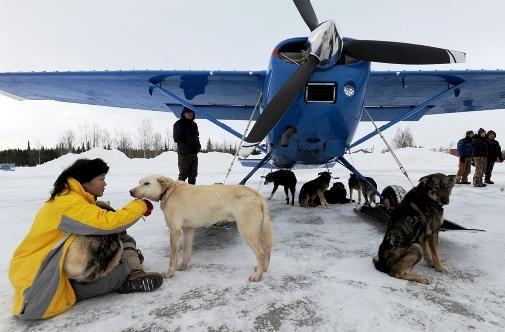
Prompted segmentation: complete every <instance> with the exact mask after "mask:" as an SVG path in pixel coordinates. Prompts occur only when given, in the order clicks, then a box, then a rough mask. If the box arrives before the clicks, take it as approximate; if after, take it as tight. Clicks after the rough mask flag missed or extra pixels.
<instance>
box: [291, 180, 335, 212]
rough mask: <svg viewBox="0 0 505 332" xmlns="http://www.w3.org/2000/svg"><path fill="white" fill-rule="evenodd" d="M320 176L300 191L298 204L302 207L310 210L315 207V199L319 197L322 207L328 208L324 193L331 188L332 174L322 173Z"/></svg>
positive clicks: (307, 183)
mask: <svg viewBox="0 0 505 332" xmlns="http://www.w3.org/2000/svg"><path fill="white" fill-rule="evenodd" d="M318 175H319V176H318V177H317V178H315V179H314V180H310V181H309V182H306V183H305V184H304V185H303V186H302V188H301V189H300V195H299V196H298V202H299V203H300V206H301V207H305V208H308V207H310V206H314V198H316V196H317V197H319V201H320V202H321V205H323V206H328V203H326V199H325V198H324V191H325V190H326V189H328V187H329V186H330V181H331V174H330V172H321V173H319V174H318Z"/></svg>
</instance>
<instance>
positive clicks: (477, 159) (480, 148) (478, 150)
mask: <svg viewBox="0 0 505 332" xmlns="http://www.w3.org/2000/svg"><path fill="white" fill-rule="evenodd" d="M472 148H473V149H472V151H473V161H474V163H475V174H474V176H473V186H474V187H485V186H486V185H485V184H484V183H482V175H483V173H484V169H485V167H486V160H487V149H488V145H487V138H486V131H485V130H484V129H482V128H480V129H479V131H478V132H477V135H475V136H474V137H473V140H472Z"/></svg>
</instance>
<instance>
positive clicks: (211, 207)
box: [130, 175, 272, 281]
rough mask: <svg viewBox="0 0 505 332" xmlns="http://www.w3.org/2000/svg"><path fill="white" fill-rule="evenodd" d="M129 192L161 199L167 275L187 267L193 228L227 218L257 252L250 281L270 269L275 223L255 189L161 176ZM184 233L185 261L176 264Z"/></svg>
mask: <svg viewBox="0 0 505 332" xmlns="http://www.w3.org/2000/svg"><path fill="white" fill-rule="evenodd" d="M130 194H131V195H132V196H133V197H136V198H146V199H149V200H153V201H160V206H161V209H162V211H163V213H164V215H165V222H166V223H167V225H168V228H169V229H170V264H169V267H168V271H167V272H166V273H164V274H163V275H164V277H165V278H169V277H171V276H173V274H174V273H175V271H176V270H177V271H182V270H185V269H186V268H187V266H188V264H189V260H190V258H191V251H192V242H193V230H194V229H195V228H197V227H203V226H210V225H213V224H215V223H217V222H219V221H223V220H228V221H235V222H236V223H237V228H238V231H239V232H240V235H241V236H242V238H243V239H244V240H245V242H246V243H247V244H248V245H249V247H250V248H251V249H252V251H253V252H254V254H255V255H256V262H257V266H256V271H255V273H254V274H252V275H251V276H250V277H249V281H260V280H261V277H262V275H263V272H265V271H266V270H267V268H268V265H269V262H270V253H271V251H272V225H271V223H270V215H269V212H268V205H267V204H266V201H265V200H264V199H263V197H261V195H260V194H258V193H257V192H256V191H255V190H253V189H251V188H249V187H246V186H241V185H223V184H215V185H191V184H187V183H185V182H182V181H175V180H172V179H171V178H168V177H164V176H161V175H150V176H146V177H144V178H142V179H141V180H140V181H139V185H138V186H137V187H135V188H133V189H132V190H130ZM181 233H183V236H184V250H183V258H182V262H181V263H180V264H179V265H178V264H177V253H178V250H179V241H180V237H181Z"/></svg>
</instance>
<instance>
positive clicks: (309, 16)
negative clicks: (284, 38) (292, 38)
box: [293, 0, 319, 31]
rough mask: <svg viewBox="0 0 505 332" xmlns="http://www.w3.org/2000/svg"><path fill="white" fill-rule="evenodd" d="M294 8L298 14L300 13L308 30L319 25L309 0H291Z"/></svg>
mask: <svg viewBox="0 0 505 332" xmlns="http://www.w3.org/2000/svg"><path fill="white" fill-rule="evenodd" d="M293 2H294V3H295V6H296V8H297V9H298V12H299V13H300V15H302V18H303V20H304V21H305V24H307V26H308V27H309V29H310V31H313V30H314V29H315V28H317V26H318V25H319V21H318V20H317V16H316V13H315V12H314V8H312V4H311V3H310V0H293Z"/></svg>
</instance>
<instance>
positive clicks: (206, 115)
mask: <svg viewBox="0 0 505 332" xmlns="http://www.w3.org/2000/svg"><path fill="white" fill-rule="evenodd" d="M148 83H149V94H151V95H152V94H153V93H152V92H153V90H154V89H156V90H158V91H160V92H161V93H162V94H164V95H165V96H167V97H169V98H171V99H172V100H174V101H175V102H177V103H179V104H181V105H182V106H186V107H187V108H189V109H190V110H192V111H193V112H195V113H196V114H198V116H199V117H201V118H204V119H207V120H209V121H210V122H212V123H213V124H215V125H217V126H218V127H220V128H222V129H224V130H226V131H227V132H229V133H230V134H232V135H234V136H236V137H238V138H240V139H243V138H244V136H243V135H241V134H240V133H239V132H238V131H236V130H235V129H233V128H231V127H230V126H228V125H227V124H225V123H223V122H221V121H219V120H218V119H217V118H215V117H213V116H212V115H210V114H209V113H207V112H205V111H202V110H200V109H198V108H197V107H195V106H193V105H191V104H190V103H188V102H186V101H185V100H184V99H181V98H179V97H177V96H176V95H175V94H173V93H172V92H170V91H168V90H166V89H163V88H162V87H161V86H159V85H156V84H154V83H152V82H148ZM257 148H258V149H259V150H261V151H263V152H265V153H267V151H266V149H265V148H264V147H262V146H259V145H258V146H257Z"/></svg>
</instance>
